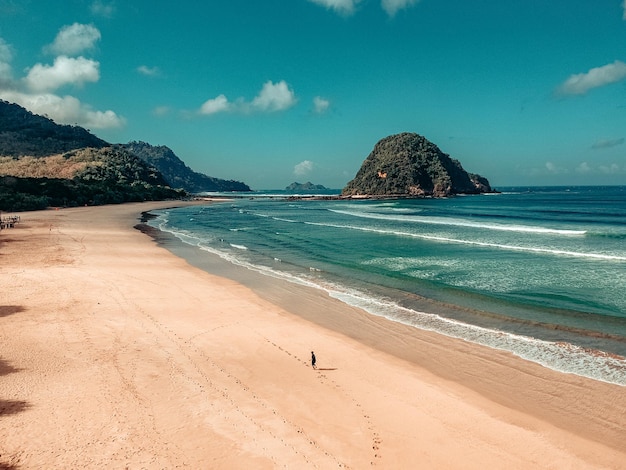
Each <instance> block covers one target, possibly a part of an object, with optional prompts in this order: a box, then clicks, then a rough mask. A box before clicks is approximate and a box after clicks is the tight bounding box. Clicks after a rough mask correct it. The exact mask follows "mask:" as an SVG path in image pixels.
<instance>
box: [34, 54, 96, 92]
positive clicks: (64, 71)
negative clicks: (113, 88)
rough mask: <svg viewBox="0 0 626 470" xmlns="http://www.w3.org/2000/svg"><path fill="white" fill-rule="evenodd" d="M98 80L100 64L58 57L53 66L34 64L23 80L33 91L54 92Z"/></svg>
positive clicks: (82, 59)
mask: <svg viewBox="0 0 626 470" xmlns="http://www.w3.org/2000/svg"><path fill="white" fill-rule="evenodd" d="M99 79H100V64H99V63H98V62H96V61H94V60H91V59H85V58H84V57H78V58H73V57H67V56H63V55H62V56H59V57H57V58H56V59H54V64H53V65H51V66H50V65H42V64H35V65H34V66H33V67H32V68H31V69H30V70H29V71H28V75H27V76H26V77H25V78H24V82H25V83H26V85H27V86H28V88H30V89H31V90H33V91H49V90H56V89H57V88H60V87H62V86H63V85H79V86H80V85H83V84H84V83H85V82H97V81H98V80H99Z"/></svg>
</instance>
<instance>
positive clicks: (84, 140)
mask: <svg viewBox="0 0 626 470" xmlns="http://www.w3.org/2000/svg"><path fill="white" fill-rule="evenodd" d="M108 145H110V144H108V143H107V142H105V141H104V140H102V139H99V138H98V137H96V136H95V135H93V134H91V133H90V132H89V131H88V130H86V129H83V128H82V127H79V126H69V125H64V126H63V125H59V124H56V123H55V122H54V121H52V120H51V119H48V118H47V117H44V116H39V115H37V114H33V113H31V112H30V111H27V110H26V109H24V108H22V107H21V106H19V105H17V104H14V103H9V102H7V101H2V100H0V155H5V156H14V157H19V156H22V155H30V156H35V157H41V156H47V155H54V154H58V153H63V152H68V151H70V150H74V149H77V148H84V147H95V148H101V147H106V146H108Z"/></svg>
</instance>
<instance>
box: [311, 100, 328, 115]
mask: <svg viewBox="0 0 626 470" xmlns="http://www.w3.org/2000/svg"><path fill="white" fill-rule="evenodd" d="M329 107H330V101H328V100H327V99H326V98H322V97H321V96H316V97H315V98H313V110H314V111H315V112H316V113H317V114H323V113H325V112H326V111H328V108H329Z"/></svg>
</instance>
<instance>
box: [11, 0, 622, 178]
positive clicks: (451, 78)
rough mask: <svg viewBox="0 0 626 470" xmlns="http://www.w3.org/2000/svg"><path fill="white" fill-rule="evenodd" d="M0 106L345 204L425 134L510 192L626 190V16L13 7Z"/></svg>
mask: <svg viewBox="0 0 626 470" xmlns="http://www.w3.org/2000/svg"><path fill="white" fill-rule="evenodd" d="M0 99H3V100H5V101H9V102H15V103H18V104H20V105H21V106H23V107H25V108H27V109H28V110H30V111H32V112H34V113H37V114H42V115H46V116H48V117H50V118H51V119H53V120H54V121H56V122H57V123H60V124H77V125H80V126H83V127H85V128H87V129H90V130H91V132H92V133H94V134H95V135H97V136H98V137H100V138H102V139H104V140H106V141H108V142H111V143H126V142H129V141H133V140H138V141H144V142H148V143H150V144H152V145H166V146H168V147H169V148H171V149H172V150H173V151H174V152H175V153H176V154H177V155H178V156H179V157H180V158H181V159H182V160H183V161H184V162H185V163H186V164H187V165H188V166H189V167H191V168H192V169H193V170H195V171H198V172H201V173H205V174H207V175H209V176H213V177H217V178H223V179H234V180H238V181H243V182H245V183H246V184H248V185H249V186H250V187H251V188H252V189H256V190H261V189H283V188H285V187H286V186H287V185H289V184H290V183H292V182H294V181H297V182H306V181H311V182H313V183H315V184H322V185H324V186H326V187H328V188H333V189H340V188H343V187H344V186H345V184H346V183H347V182H348V181H349V180H351V179H352V178H353V177H354V176H355V175H356V172H357V171H358V169H359V168H360V166H361V164H362V162H363V160H364V159H365V158H366V157H367V156H368V155H369V153H370V152H371V151H372V149H373V147H374V145H375V144H376V142H378V141H379V140H380V139H382V138H384V137H386V136H389V135H392V134H397V133H400V132H415V133H418V134H421V135H423V136H424V137H426V138H427V139H428V140H430V141H431V142H433V143H434V144H436V145H437V146H438V147H439V148H440V149H441V150H442V151H443V152H444V153H447V154H449V155H450V156H451V157H453V158H456V159H458V160H459V161H460V162H461V164H462V165H463V167H464V168H465V169H466V170H467V171H469V172H472V173H479V174H481V175H483V176H485V177H487V178H488V179H489V181H490V182H491V184H492V186H494V187H496V188H498V187H505V186H544V185H580V184H588V185H603V184H607V185H608V184H621V185H624V184H626V142H625V138H626V0H568V1H565V0H507V1H502V0H472V1H468V0H204V1H200V0H194V1H191V0H180V1H178V2H154V1H153V0H152V1H147V0H63V1H62V2H51V1H49V0H0Z"/></svg>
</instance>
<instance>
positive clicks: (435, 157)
mask: <svg viewBox="0 0 626 470" xmlns="http://www.w3.org/2000/svg"><path fill="white" fill-rule="evenodd" d="M488 192H493V190H492V189H491V186H490V185H489V181H488V180H487V179H486V178H484V177H482V176H480V175H476V174H473V173H468V172H466V171H465V170H464V169H463V167H462V166H461V163H460V162H459V161H458V160H455V159H453V158H450V156H449V155H447V154H445V153H443V152H442V151H441V150H440V149H439V147H437V146H436V145H435V144H433V143H432V142H430V141H428V140H427V139H426V138H425V137H423V136H421V135H419V134H415V133H409V132H405V133H402V134H396V135H391V136H389V137H385V138H384V139H382V140H380V141H379V142H378V143H377V144H376V145H375V146H374V150H372V152H371V153H370V154H369V156H368V157H367V158H366V159H365V161H364V162H363V164H362V165H361V168H360V169H359V171H358V172H357V174H356V176H355V177H354V179H353V180H352V181H350V182H349V183H348V184H347V185H346V187H345V188H344V189H343V191H342V193H341V195H342V196H343V197H355V196H361V197H363V196H372V197H394V196H396V197H447V196H452V195H455V194H480V193H488Z"/></svg>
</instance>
